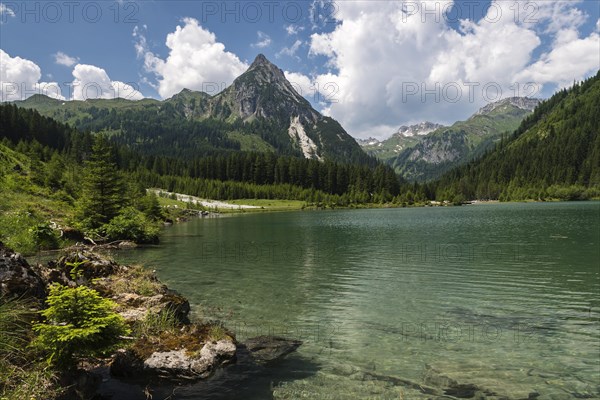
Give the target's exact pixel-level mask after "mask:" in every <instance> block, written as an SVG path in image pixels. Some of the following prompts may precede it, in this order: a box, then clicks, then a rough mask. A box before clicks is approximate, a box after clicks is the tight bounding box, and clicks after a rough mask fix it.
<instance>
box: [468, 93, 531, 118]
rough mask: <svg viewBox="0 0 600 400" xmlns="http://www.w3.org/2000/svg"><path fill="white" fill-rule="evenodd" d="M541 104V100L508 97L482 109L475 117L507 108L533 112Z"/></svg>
mask: <svg viewBox="0 0 600 400" xmlns="http://www.w3.org/2000/svg"><path fill="white" fill-rule="evenodd" d="M539 104H540V100H538V99H532V98H530V97H508V98H505V99H502V100H499V101H496V102H493V103H489V104H488V105H486V106H484V107H482V108H480V109H479V111H477V113H476V114H475V115H483V114H489V113H491V112H492V111H494V110H496V109H498V108H500V107H505V106H513V107H516V108H519V109H521V110H525V111H533V110H534V109H535V108H536V107H537V106H538V105H539Z"/></svg>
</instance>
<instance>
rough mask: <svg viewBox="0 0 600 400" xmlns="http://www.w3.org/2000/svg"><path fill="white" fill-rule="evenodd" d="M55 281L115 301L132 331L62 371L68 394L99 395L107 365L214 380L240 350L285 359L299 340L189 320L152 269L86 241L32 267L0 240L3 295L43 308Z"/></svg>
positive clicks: (115, 374)
mask: <svg viewBox="0 0 600 400" xmlns="http://www.w3.org/2000/svg"><path fill="white" fill-rule="evenodd" d="M75 269H76V270H75ZM53 283H58V284H61V285H63V286H67V287H77V286H82V285H83V286H87V287H89V288H91V289H94V290H96V291H97V292H98V293H99V294H100V295H101V296H103V297H105V298H108V299H111V300H112V301H113V302H115V303H116V304H117V309H116V311H117V312H118V313H119V314H120V315H121V316H122V317H123V318H124V319H125V321H126V322H127V323H128V324H129V325H130V326H131V328H132V332H134V334H132V336H131V337H123V338H122V345H121V346H120V348H119V349H118V350H117V351H116V352H114V353H113V354H110V355H107V357H106V358H103V359H94V360H79V361H80V363H79V364H80V365H84V366H85V367H84V368H79V369H78V370H77V371H75V372H74V371H70V372H69V374H67V375H65V376H63V377H61V383H60V384H61V386H64V387H66V386H69V390H68V391H67V394H65V396H66V397H65V398H80V399H98V398H101V397H98V395H97V394H96V390H97V388H98V386H99V385H100V383H101V382H102V381H103V380H106V379H107V378H106V377H104V378H102V377H101V376H100V375H99V374H98V373H97V372H95V371H99V370H102V369H104V370H106V369H107V368H108V370H109V371H110V378H109V379H119V380H136V381H140V380H145V381H147V382H148V383H150V382H154V383H155V382H156V379H158V380H160V381H164V382H168V383H177V384H182V383H185V382H196V381H199V380H206V379H209V378H210V377H211V376H212V375H213V374H214V373H215V372H216V371H218V370H220V369H222V368H225V367H227V366H228V365H233V364H235V363H236V361H237V359H238V354H239V353H240V352H243V353H244V354H245V355H249V356H250V357H247V356H245V359H249V360H250V362H252V363H254V364H256V365H257V366H260V365H264V364H267V363H270V362H273V361H276V360H279V359H281V358H282V357H284V356H286V355H287V354H289V353H291V352H293V351H295V350H296V349H297V348H298V347H299V346H300V345H301V344H302V342H300V341H297V340H289V339H286V338H280V337H268V336H260V337H257V338H252V339H249V340H247V341H246V342H244V343H239V342H238V341H237V340H236V338H235V334H234V333H233V332H230V331H228V330H227V329H226V328H225V327H224V326H222V325H221V324H219V323H210V324H206V323H202V322H200V321H190V318H189V313H190V304H189V302H188V300H187V299H186V298H184V297H183V296H181V295H180V294H178V293H177V292H176V291H174V290H171V289H169V288H168V287H167V286H165V285H164V284H162V283H161V282H160V281H159V280H158V278H157V277H156V276H155V275H154V273H153V272H150V271H147V270H145V269H144V268H143V267H141V266H128V265H119V264H117V263H116V262H115V261H114V260H112V259H110V258H108V257H106V256H104V255H101V254H99V253H98V252H93V251H90V249H89V248H87V247H79V248H71V249H69V250H68V251H67V252H66V254H65V255H63V256H61V257H60V258H58V259H57V260H56V261H51V262H48V263H47V264H45V265H43V264H38V265H30V264H29V263H28V262H27V260H26V259H25V258H24V257H22V256H21V255H20V254H18V253H15V252H13V251H12V250H11V249H8V248H6V247H5V246H4V245H3V244H2V243H0V298H1V299H4V300H7V299H10V298H19V299H23V298H28V299H30V300H31V301H32V303H31V304H33V305H34V307H35V308H36V309H37V310H41V309H43V308H44V306H45V305H44V303H45V299H46V296H47V294H48V288H49V286H50V285H51V284H53Z"/></svg>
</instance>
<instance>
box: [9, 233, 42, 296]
mask: <svg viewBox="0 0 600 400" xmlns="http://www.w3.org/2000/svg"><path fill="white" fill-rule="evenodd" d="M45 296H46V289H45V285H44V282H43V280H42V278H40V276H39V275H38V274H37V273H36V272H35V271H34V270H33V268H32V267H31V266H30V265H29V264H28V263H27V261H26V260H25V258H23V256H21V254H19V253H15V252H14V251H12V250H11V249H9V248H7V247H6V246H4V244H2V242H0V297H4V298H14V297H36V298H44V297H45Z"/></svg>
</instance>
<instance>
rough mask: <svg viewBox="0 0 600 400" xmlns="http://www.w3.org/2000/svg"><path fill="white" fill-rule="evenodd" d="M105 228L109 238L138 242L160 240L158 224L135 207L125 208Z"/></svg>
mask: <svg viewBox="0 0 600 400" xmlns="http://www.w3.org/2000/svg"><path fill="white" fill-rule="evenodd" d="M103 229H104V232H105V234H106V237H107V239H108V240H133V241H134V242H136V243H156V242H157V241H158V232H159V228H158V226H157V225H156V224H155V223H153V222H151V221H150V220H148V218H147V217H146V215H144V213H142V212H141V211H138V210H136V209H135V208H133V207H127V208H125V209H124V210H123V211H122V212H121V213H120V214H119V215H118V216H116V217H115V218H113V219H112V220H111V221H110V222H109V223H108V224H107V225H105V226H104V228H103Z"/></svg>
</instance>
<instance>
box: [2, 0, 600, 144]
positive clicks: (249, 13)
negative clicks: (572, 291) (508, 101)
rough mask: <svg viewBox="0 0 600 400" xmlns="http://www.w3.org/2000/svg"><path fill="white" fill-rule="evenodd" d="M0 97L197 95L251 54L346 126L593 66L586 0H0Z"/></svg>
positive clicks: (452, 107) (594, 44)
mask: <svg viewBox="0 0 600 400" xmlns="http://www.w3.org/2000/svg"><path fill="white" fill-rule="evenodd" d="M0 1H2V2H0V100H2V101H12V100H20V99H24V98H27V97H29V96H31V95H33V94H36V93H42V94H46V95H49V96H51V97H56V98H59V99H63V100H65V101H70V100H86V99H89V98H98V97H101V98H114V97H122V98H127V99H132V100H137V99H141V98H144V97H151V98H156V99H166V98H169V97H171V96H173V95H174V94H176V93H178V92H180V91H181V90H182V89H184V88H188V89H192V90H199V91H205V92H207V93H209V94H211V95H214V94H217V93H218V92H219V91H221V90H222V89H224V88H225V87H227V86H228V85H230V84H231V83H232V82H233V80H234V79H235V78H236V77H237V76H239V75H240V74H242V73H243V72H244V71H245V70H246V69H247V68H248V66H249V65H250V64H251V63H252V61H253V60H254V58H255V57H256V55H257V54H259V53H263V54H264V55H265V56H266V57H267V58H268V59H269V60H271V61H272V62H273V63H274V64H276V65H278V66H279V67H280V68H281V69H282V70H284V71H285V73H286V76H287V77H288V79H289V80H290V81H291V82H292V83H293V84H294V86H295V87H296V89H297V91H298V92H299V93H301V94H302V95H303V96H305V97H306V98H307V99H308V100H309V101H310V102H311V103H312V104H313V106H314V107H315V108H316V109H317V110H319V111H321V112H322V113H324V114H326V115H329V116H331V117H333V118H335V119H337V120H338V121H339V122H340V123H341V124H342V126H344V128H345V129H346V130H347V131H348V132H349V133H350V134H351V135H353V136H355V137H359V138H366V137H376V138H385V137H387V136H390V135H391V134H392V133H394V132H395V131H396V130H397V129H398V127H399V126H401V125H410V124H413V123H418V122H421V121H431V122H436V123H443V124H451V123H453V122H454V121H457V120H464V119H466V118H468V117H469V116H470V115H471V114H473V113H474V112H475V111H477V110H478V109H479V108H480V107H482V106H484V105H485V104H487V103H489V102H492V101H497V100H500V99H502V98H506V97H511V96H528V97H538V98H547V97H549V96H550V95H552V93H553V92H555V91H556V90H557V89H559V88H563V87H568V86H570V85H572V84H573V82H574V81H579V80H582V79H585V78H587V77H590V76H593V75H595V74H596V73H597V71H598V69H600V1H599V0H585V1H578V0H571V1H551V0H542V1H524V0H523V1H518V0H514V1H513V0H465V1H458V0H456V1H452V0H426V1H409V0H406V1H404V0H403V1H393V0H386V1H377V0H374V1H373V0H371V1H353V0H343V1H330V0H302V1H286V2H278V1H268V0H265V1H193V0H185V1H177V0H175V1H171V0H170V1H154V0H144V1H140V0H132V1H127V0H118V1H111V0H102V1H62V0H61V1H47V0H45V1H31V0H28V1H24V0H21V1H3V0H0Z"/></svg>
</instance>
